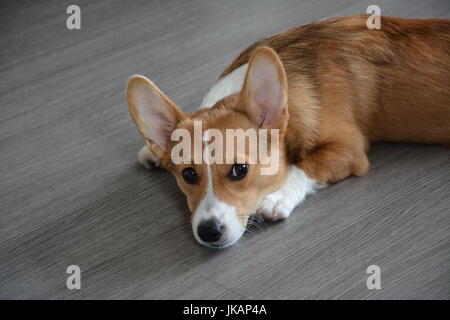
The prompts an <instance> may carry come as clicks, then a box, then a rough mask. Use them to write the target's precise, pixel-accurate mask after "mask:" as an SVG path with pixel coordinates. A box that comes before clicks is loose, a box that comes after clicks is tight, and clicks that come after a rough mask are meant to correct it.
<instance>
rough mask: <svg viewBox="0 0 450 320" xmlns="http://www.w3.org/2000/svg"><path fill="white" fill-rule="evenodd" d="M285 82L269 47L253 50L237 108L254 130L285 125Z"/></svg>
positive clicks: (283, 72) (278, 59)
mask: <svg viewBox="0 0 450 320" xmlns="http://www.w3.org/2000/svg"><path fill="white" fill-rule="evenodd" d="M287 88H288V85H287V79H286V73H285V71H284V67H283V64H282V62H281V60H280V58H279V57H278V55H277V53H276V52H275V51H274V50H273V49H271V48H269V47H261V48H258V49H256V50H255V52H254V53H253V55H252V56H251V58H250V61H249V67H248V69H247V74H246V76H245V81H244V86H243V88H242V92H241V97H240V100H239V106H238V108H241V110H242V111H244V112H245V113H246V114H247V115H248V116H249V117H250V119H251V120H252V121H253V122H254V123H256V124H257V126H258V127H269V128H283V127H285V126H286V125H287V120H288V108H287V97H288V95H287Z"/></svg>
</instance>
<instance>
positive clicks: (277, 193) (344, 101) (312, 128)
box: [126, 15, 450, 248]
mask: <svg viewBox="0 0 450 320" xmlns="http://www.w3.org/2000/svg"><path fill="white" fill-rule="evenodd" d="M367 18H368V16H367V15H355V16H348V17H336V18H332V19H328V20H325V21H320V22H315V23H311V24H308V25H305V26H301V27H297V28H293V29H291V30H288V31H286V32H283V33H280V34H277V35H275V36H271V37H269V38H266V39H263V40H260V41H258V42H256V43H254V44H253V45H251V46H250V47H249V48H247V49H246V50H244V51H243V52H242V53H241V54H240V55H239V56H238V57H237V58H236V59H235V60H234V61H233V62H232V63H231V64H230V65H229V66H228V67H227V68H226V69H225V71H223V73H222V74H221V75H220V77H219V78H218V80H217V82H216V83H215V84H214V85H213V87H212V88H211V90H210V91H209V93H208V94H207V95H206V96H205V98H204V99H203V102H202V104H201V106H200V109H199V110H198V111H197V112H194V113H192V114H186V113H184V112H182V111H181V109H180V108H178V107H177V106H176V105H175V103H174V102H172V101H171V100H170V99H169V98H168V97H166V96H165V95H164V93H162V92H161V91H160V90H159V89H158V88H157V87H156V85H155V84H154V83H153V82H151V81H150V80H149V79H147V78H145V77H143V76H139V75H136V76H133V77H131V78H130V79H129V81H128V86H127V90H126V98H127V102H128V106H129V111H130V114H131V117H132V118H133V120H134V122H135V123H136V126H137V128H138V131H139V132H140V134H141V135H142V137H143V138H144V141H145V146H144V147H143V148H142V150H141V151H140V152H139V154H138V158H139V160H140V161H141V162H142V163H143V164H145V165H147V164H148V162H149V161H150V162H153V163H155V164H156V165H159V166H161V167H163V168H165V169H166V170H168V171H169V172H170V173H172V174H173V175H174V176H175V178H176V180H177V183H178V185H179V187H180V188H181V190H182V192H183V193H184V194H185V195H186V197H187V203H188V207H189V210H190V211H191V213H192V215H191V224H192V230H193V233H194V236H195V238H196V239H197V241H198V242H199V243H200V244H202V245H205V246H208V247H213V248H224V247H227V246H229V245H232V244H234V243H235V242H236V241H237V240H238V239H239V238H240V237H241V236H242V234H243V233H244V231H245V230H246V225H247V222H248V219H249V217H250V216H252V215H256V214H261V215H262V216H263V217H264V218H265V219H267V220H278V219H285V218H287V217H289V215H290V214H291V212H292V211H293V209H294V208H295V207H296V206H297V205H298V204H299V203H300V202H302V201H303V199H304V198H305V196H306V195H307V194H309V193H311V192H313V191H314V190H316V189H318V188H320V187H323V186H326V185H327V184H330V183H335V182H338V181H341V180H343V179H345V178H347V177H349V176H352V175H354V176H362V175H364V174H366V173H367V172H368V170H369V160H368V158H367V152H368V149H369V145H370V142H373V141H390V142H406V143H408V142H412V143H426V144H443V145H444V146H447V147H448V146H449V145H450V20H445V19H425V20H416V19H400V18H390V17H381V29H378V30H377V29H374V30H369V29H368V27H367V25H366V20H367ZM196 121H200V122H201V123H202V130H203V131H205V130H208V129H212V128H213V129H215V130H218V131H219V132H223V133H224V135H225V131H226V130H227V129H234V130H237V129H243V130H248V129H255V130H257V129H270V130H272V129H276V130H278V133H279V141H280V143H279V145H278V155H277V159H278V160H279V166H278V169H277V170H276V172H274V173H273V174H270V175H263V174H261V170H260V169H261V167H262V166H264V165H263V164H262V163H259V162H256V163H253V164H251V163H249V162H247V161H246V159H247V157H248V154H247V152H248V149H249V148H248V147H249V146H248V145H246V148H245V151H244V154H241V155H240V156H242V157H241V160H239V161H238V160H235V161H234V163H206V162H201V163H198V162H197V163H195V162H194V161H192V162H190V163H184V162H183V163H174V161H173V159H172V151H173V148H174V147H175V145H176V144H177V141H174V140H173V137H172V133H173V132H174V130H176V129H183V130H185V132H189V133H191V134H194V125H195V122H196ZM242 159H244V160H242Z"/></svg>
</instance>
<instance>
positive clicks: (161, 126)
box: [126, 75, 185, 161]
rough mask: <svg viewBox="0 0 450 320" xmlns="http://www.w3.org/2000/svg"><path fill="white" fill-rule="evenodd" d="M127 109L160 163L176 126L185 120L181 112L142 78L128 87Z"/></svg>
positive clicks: (139, 77) (131, 82)
mask: <svg viewBox="0 0 450 320" xmlns="http://www.w3.org/2000/svg"><path fill="white" fill-rule="evenodd" d="M126 95H127V102H128V108H129V111H130V114H131V117H132V118H133V120H134V122H135V123H136V126H137V128H138V130H139V132H140V133H141V135H142V136H143V137H144V140H145V143H146V145H147V147H148V148H149V149H150V151H152V152H153V153H154V155H155V156H156V157H157V158H158V160H159V161H160V160H161V159H162V157H163V156H164V154H165V153H166V152H167V151H168V150H167V145H168V143H169V141H170V135H171V133H172V131H173V130H174V129H175V126H176V124H177V123H178V122H179V121H181V120H183V119H184V118H185V115H184V113H183V112H181V110H180V109H179V108H178V107H177V106H176V105H175V103H173V102H172V101H171V100H170V99H169V98H168V97H167V96H166V95H165V94H164V93H162V92H161V90H159V89H158V87H157V86H156V85H155V84H154V83H153V82H151V81H150V80H149V79H147V78H146V77H143V76H139V75H138V76H133V77H131V78H130V79H129V80H128V85H127V92H126Z"/></svg>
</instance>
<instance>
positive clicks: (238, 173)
mask: <svg viewBox="0 0 450 320" xmlns="http://www.w3.org/2000/svg"><path fill="white" fill-rule="evenodd" d="M247 172H248V166H247V165H246V164H238V163H236V164H233V166H232V167H231V171H230V175H229V177H230V179H231V180H241V179H242V178H244V177H245V176H246V175H247Z"/></svg>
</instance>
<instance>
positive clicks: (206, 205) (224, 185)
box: [127, 48, 289, 247]
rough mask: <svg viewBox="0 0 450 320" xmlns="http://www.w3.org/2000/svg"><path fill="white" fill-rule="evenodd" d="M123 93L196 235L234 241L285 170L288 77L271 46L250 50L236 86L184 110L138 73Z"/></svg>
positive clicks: (210, 242) (209, 241) (216, 243)
mask: <svg viewBox="0 0 450 320" xmlns="http://www.w3.org/2000/svg"><path fill="white" fill-rule="evenodd" d="M127 101H128V106H129V110H130V113H131V116H132V118H133V120H134V121H135V123H136V125H137V127H138V130H139V132H140V133H141V135H142V136H143V137H144V140H145V143H146V145H147V147H148V149H149V150H150V151H151V152H152V153H153V154H154V156H155V157H156V159H157V160H158V162H160V163H161V165H162V166H163V167H164V168H165V169H167V170H168V171H170V172H171V173H172V174H173V175H174V176H175V178H176V180H177V182H178V185H179V186H180V188H181V190H182V191H183V193H184V194H185V195H186V196H187V202H188V206H189V209H190V211H191V213H192V216H191V223H192V228H193V232H194V235H195V238H196V239H197V240H198V242H200V243H201V244H203V245H206V246H210V247H226V246H229V245H231V244H233V243H235V242H236V241H237V240H238V239H239V238H240V237H241V236H242V234H243V233H244V231H245V228H246V225H247V221H248V218H249V216H251V215H253V214H256V213H257V209H258V205H259V203H260V201H261V200H262V198H263V197H264V196H265V195H267V194H269V193H271V192H274V191H275V190H277V189H278V188H279V187H280V186H281V185H282V183H283V182H284V179H285V177H286V170H287V164H286V155H285V150H284V144H283V137H284V135H285V132H286V128H287V123H288V117H289V116H288V108H287V80H286V75H285V71H284V68H283V65H282V63H281V61H280V59H279V57H278V56H277V54H276V53H275V52H274V51H273V50H272V49H269V48H260V49H258V50H256V51H255V53H254V54H253V55H252V57H251V58H250V61H249V65H248V69H247V72H246V75H245V80H244V84H243V87H242V90H241V91H240V92H239V93H237V94H233V95H231V96H229V97H226V98H224V99H222V100H221V101H218V102H217V103H216V104H215V105H214V106H213V107H212V108H209V109H203V110H200V111H198V112H196V113H193V114H190V115H188V114H185V113H183V112H182V111H181V110H180V109H179V108H178V107H177V106H176V105H175V104H174V103H173V102H172V101H171V100H170V99H169V98H167V97H166V96H165V95H164V94H163V93H162V92H161V91H160V90H159V89H158V88H157V87H156V86H155V85H154V84H153V83H152V82H151V81H150V80H148V79H147V78H145V77H142V76H134V77H132V78H130V80H129V81H128V88H127ZM261 129H263V130H261ZM255 134H256V140H255ZM242 137H244V139H241V140H240V141H241V142H242V144H241V147H239V139H240V138H242ZM235 142H236V143H235ZM263 149H266V150H263ZM255 150H256V151H255ZM255 152H256V154H255ZM263 154H264V155H266V156H267V158H266V159H262V158H261V157H262V155H263ZM255 156H256V159H255ZM267 160H269V161H267Z"/></svg>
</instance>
